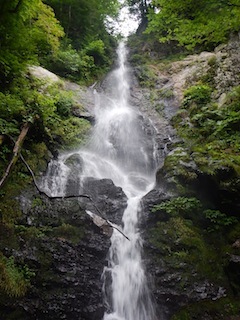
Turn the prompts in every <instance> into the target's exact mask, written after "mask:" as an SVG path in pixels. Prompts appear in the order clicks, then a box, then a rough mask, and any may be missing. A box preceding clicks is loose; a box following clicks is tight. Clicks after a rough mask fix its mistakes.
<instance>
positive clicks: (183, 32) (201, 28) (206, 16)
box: [147, 0, 240, 50]
mask: <svg viewBox="0 0 240 320" xmlns="http://www.w3.org/2000/svg"><path fill="white" fill-rule="evenodd" d="M153 5H154V6H155V7H156V8H158V11H157V13H156V11H155V10H151V11H150V13H149V21H150V22H149V26H148V28H147V32H148V33H151V34H154V36H155V37H156V38H157V39H158V40H159V41H160V42H168V41H172V40H176V41H178V43H179V44H180V45H182V46H186V48H187V49H189V50H192V49H193V48H195V47H197V46H199V45H202V46H205V47H209V46H212V45H216V44H217V43H220V42H223V41H225V40H226V39H227V37H228V36H229V33H230V32H233V31H238V30H239V28H240V3H239V1H235V3H233V2H231V1H228V2H227V1H217V0H212V1H207V0H201V1H198V2H196V1H193V0H188V1H185V0H177V1H173V0H155V1H153Z"/></svg>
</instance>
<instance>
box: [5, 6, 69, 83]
mask: <svg viewBox="0 0 240 320" xmlns="http://www.w3.org/2000/svg"><path fill="white" fill-rule="evenodd" d="M0 19H1V24H0V39H1V51H0V79H1V80H0V85H1V87H2V88H4V87H8V86H9V85H10V84H11V81H12V79H13V78H14V77H16V76H17V75H18V74H19V72H20V71H21V70H23V69H24V68H25V66H26V65H27V64H29V63H32V62H36V61H37V60H38V55H40V54H47V53H48V52H52V51H56V50H57V48H58V46H59V38H60V37H62V36H63V35H64V33H63V30H62V28H61V26H60V25H59V23H58V21H57V19H56V18H55V16H54V13H53V10H52V9H51V8H50V7H49V6H47V5H46V4H44V3H43V2H42V1H41V0H19V1H14V0H9V1H4V0H0Z"/></svg>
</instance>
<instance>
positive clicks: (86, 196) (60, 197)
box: [20, 153, 130, 241]
mask: <svg viewBox="0 0 240 320" xmlns="http://www.w3.org/2000/svg"><path fill="white" fill-rule="evenodd" d="M20 158H21V160H22V161H23V163H24V164H25V166H26V168H27V169H28V171H29V172H30V174H31V176H32V179H33V183H34V185H35V187H36V189H37V190H38V192H39V193H40V194H43V195H45V196H46V197H47V198H49V199H71V198H87V199H89V200H91V202H92V205H93V207H94V208H95V209H96V211H97V212H98V213H99V216H98V215H96V214H94V215H95V216H96V217H98V218H99V219H101V220H103V221H104V222H105V223H106V224H107V225H108V226H109V227H111V228H113V229H115V230H117V231H118V232H119V233H121V234H122V235H123V236H124V237H125V238H126V239H127V240H129V241H130V239H129V238H128V237H127V236H126V235H125V234H124V233H123V232H122V231H121V230H120V229H118V228H117V227H116V226H114V224H113V223H111V222H110V221H109V220H107V219H105V218H103V216H102V212H101V211H100V210H99V208H98V207H97V206H96V205H95V203H94V201H93V199H92V198H91V197H90V196H89V195H87V194H79V195H69V196H50V195H49V194H47V193H46V192H45V191H44V190H42V189H40V188H39V186H38V184H37V181H36V178H35V175H34V173H33V171H32V169H31V168H30V166H29V164H28V163H27V161H26V160H25V159H24V157H23V155H22V154H21V153H20ZM101 220H99V221H101ZM93 222H94V219H93ZM94 223H95V224H96V225H97V226H98V227H102V226H103V224H102V225H99V223H96V221H95V222H94Z"/></svg>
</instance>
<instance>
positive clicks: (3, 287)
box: [0, 253, 34, 297]
mask: <svg viewBox="0 0 240 320" xmlns="http://www.w3.org/2000/svg"><path fill="white" fill-rule="evenodd" d="M33 276H34V273H33V272H32V271H31V270H30V269H29V268H28V267H27V266H26V265H24V266H17V265H16V263H15V261H14V258H13V257H10V258H6V257H5V256H3V255H2V253H0V280H1V281H0V291H2V292H4V293H5V294H6V295H8V296H10V297H22V296H24V295H25V294H26V292H27V289H28V287H29V285H30V279H31V278H32V277H33Z"/></svg>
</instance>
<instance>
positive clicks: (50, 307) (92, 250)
mask: <svg viewBox="0 0 240 320" xmlns="http://www.w3.org/2000/svg"><path fill="white" fill-rule="evenodd" d="M19 200H20V203H21V206H22V211H23V213H24V214H23V216H22V218H21V220H20V221H19V224H20V225H21V230H22V231H21V238H22V241H21V242H20V244H19V247H18V248H17V249H15V250H8V251H7V252H6V255H8V256H10V255H13V256H14V257H15V260H16V261H18V262H19V263H21V264H26V265H28V267H29V268H30V269H31V270H32V271H34V273H35V275H34V277H33V279H32V285H31V287H30V289H29V291H28V293H27V295H26V297H24V298H22V299H21V298H19V299H10V300H9V301H6V302H5V303H4V308H3V309H1V310H2V311H1V318H2V319H6V320H7V319H12V316H13V314H17V315H18V316H17V317H15V318H14V319H18V320H33V319H34V320H37V319H39V320H42V319H49V320H50V319H99V320H100V319H102V317H103V312H104V306H103V299H102V290H101V288H102V281H101V274H102V270H103V266H104V264H105V259H106V255H107V252H108V248H109V245H110V243H109V239H108V238H107V237H106V236H103V235H102V234H101V233H100V229H99V228H97V227H96V226H95V225H94V224H93V223H92V221H91V219H90V218H89V217H88V215H87V214H86V213H85V212H84V211H83V210H82V209H81V206H80V205H79V202H78V201H77V200H73V199H71V200H70V199H69V200H67V199H65V200H54V199H53V200H49V199H46V197H44V196H42V197H38V196H36V195H35V194H34V193H33V192H31V191H28V192H26V193H25V194H24V195H22V196H21V197H20V199H19Z"/></svg>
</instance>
